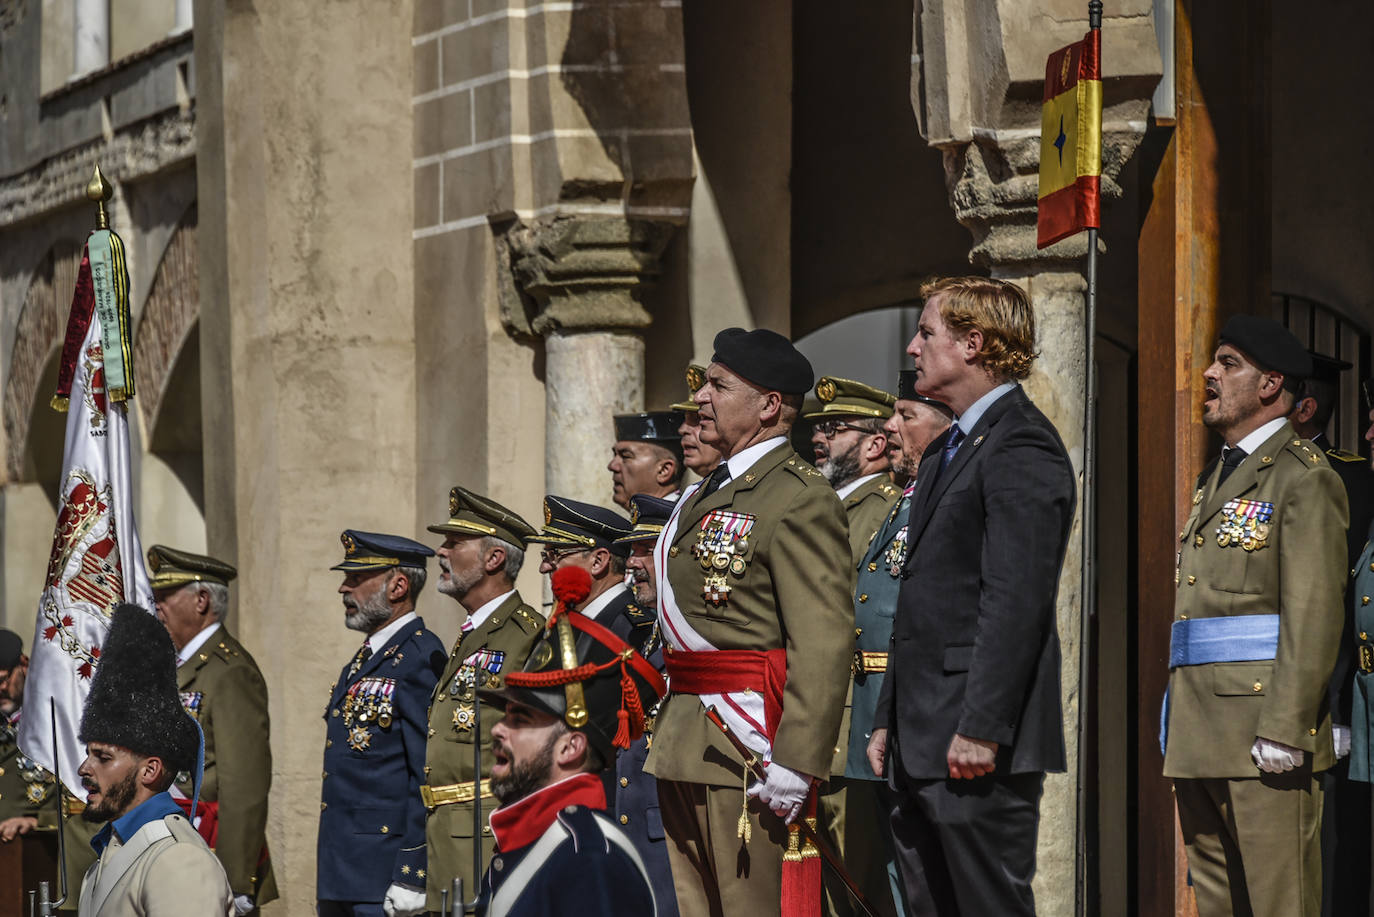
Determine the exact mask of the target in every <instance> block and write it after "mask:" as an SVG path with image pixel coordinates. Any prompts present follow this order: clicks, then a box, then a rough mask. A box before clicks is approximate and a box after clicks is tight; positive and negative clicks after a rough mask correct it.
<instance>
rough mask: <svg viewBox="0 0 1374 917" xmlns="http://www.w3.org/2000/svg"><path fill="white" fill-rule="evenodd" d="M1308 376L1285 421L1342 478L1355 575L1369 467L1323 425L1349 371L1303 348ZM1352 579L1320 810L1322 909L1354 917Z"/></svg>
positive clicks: (1359, 789) (1331, 915) (1364, 826)
mask: <svg viewBox="0 0 1374 917" xmlns="http://www.w3.org/2000/svg"><path fill="white" fill-rule="evenodd" d="M1308 354H1309V355H1310V356H1311V357H1312V375H1311V376H1310V377H1308V378H1306V379H1303V380H1302V381H1301V382H1299V383H1298V391H1297V394H1296V396H1295V398H1294V402H1293V410H1292V412H1291V413H1289V415H1288V420H1289V422H1291V423H1292V424H1293V430H1294V432H1296V433H1297V434H1298V435H1299V436H1301V437H1302V438H1303V439H1308V440H1311V441H1312V445H1314V446H1316V447H1317V448H1318V449H1320V450H1321V451H1322V454H1323V455H1325V456H1326V461H1327V462H1328V463H1329V464H1330V465H1331V470H1332V471H1334V472H1336V474H1337V475H1339V476H1340V479H1341V484H1342V485H1343V486H1344V487H1345V496H1346V504H1347V506H1348V507H1349V509H1350V525H1349V527H1348V528H1347V530H1346V539H1345V543H1346V554H1347V557H1348V565H1349V567H1350V568H1351V569H1354V570H1356V571H1357V572H1358V566H1357V562H1358V560H1359V557H1360V552H1361V551H1362V550H1363V549H1364V545H1365V542H1366V540H1367V539H1368V537H1369V526H1370V522H1371V520H1374V472H1371V471H1370V469H1369V462H1367V461H1366V460H1365V458H1364V457H1363V456H1361V455H1358V454H1356V453H1354V452H1348V451H1346V450H1345V449H1338V448H1336V446H1334V445H1333V444H1332V443H1331V441H1330V440H1329V439H1328V438H1327V435H1326V430H1327V427H1328V426H1329V424H1330V422H1331V416H1332V414H1333V413H1335V410H1336V407H1337V405H1338V404H1339V397H1338V396H1339V393H1340V385H1341V373H1342V372H1344V371H1345V370H1347V369H1350V368H1351V365H1352V364H1350V363H1348V362H1346V361H1345V360H1337V359H1335V358H1333V357H1328V356H1325V355H1324V354H1320V353H1316V352H1315V351H1308ZM1353 586H1354V583H1353V581H1351V582H1349V583H1348V584H1347V587H1346V594H1345V604H1344V607H1345V610H1346V619H1345V630H1344V632H1343V633H1342V635H1341V648H1340V652H1339V653H1338V655H1337V656H1336V669H1335V671H1334V672H1333V673H1332V674H1331V688H1330V694H1331V722H1332V727H1331V728H1332V731H1333V733H1334V738H1335V745H1336V757H1337V759H1338V760H1337V762H1336V764H1335V766H1334V767H1332V768H1331V769H1330V770H1328V771H1327V772H1326V774H1325V776H1324V777H1323V783H1324V787H1323V789H1324V801H1323V813H1322V888H1323V895H1322V914H1323V917H1335V915H1345V914H1350V915H1354V914H1356V913H1368V911H1369V891H1370V885H1369V864H1370V829H1371V824H1370V802H1371V800H1370V794H1369V786H1368V785H1367V784H1365V783H1361V782H1359V781H1356V782H1354V783H1352V782H1351V781H1350V780H1349V779H1348V776H1347V774H1348V768H1349V762H1348V761H1346V760H1345V758H1346V756H1347V755H1348V754H1349V753H1350V716H1351V709H1350V702H1351V695H1350V689H1351V685H1352V679H1353V672H1354V669H1355V663H1356V660H1355V633H1356V632H1355V627H1354V625H1355V622H1354V616H1353V613H1352V608H1353V603H1352V601H1351V600H1352V597H1353Z"/></svg>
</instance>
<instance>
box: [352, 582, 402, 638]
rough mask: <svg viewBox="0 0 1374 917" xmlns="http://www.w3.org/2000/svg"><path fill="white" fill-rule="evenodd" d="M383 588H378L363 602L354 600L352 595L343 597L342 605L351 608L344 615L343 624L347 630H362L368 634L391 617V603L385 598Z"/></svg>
mask: <svg viewBox="0 0 1374 917" xmlns="http://www.w3.org/2000/svg"><path fill="white" fill-rule="evenodd" d="M385 592H386V591H385V590H384V589H378V590H377V591H376V592H374V593H372V595H371V597H369V598H368V599H367V600H366V601H364V602H358V601H356V600H355V599H354V598H353V597H352V596H349V597H347V598H345V599H344V606H345V607H347V608H349V609H351V612H349V613H346V614H345V615H344V624H345V626H347V627H348V629H349V630H357V631H362V632H363V633H365V634H370V633H372V632H373V631H375V630H376V629H377V628H378V627H380V626H381V625H382V624H384V623H386V619H387V618H389V617H391V603H390V602H388V601H387V600H386V594H385Z"/></svg>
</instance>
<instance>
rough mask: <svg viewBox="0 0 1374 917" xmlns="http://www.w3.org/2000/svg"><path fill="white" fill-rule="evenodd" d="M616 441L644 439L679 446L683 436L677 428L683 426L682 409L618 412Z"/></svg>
mask: <svg viewBox="0 0 1374 917" xmlns="http://www.w3.org/2000/svg"><path fill="white" fill-rule="evenodd" d="M611 419H612V420H613V421H614V422H615V439H616V442H622V441H627V440H628V441H632V442H633V441H642V442H646V443H659V444H661V445H664V446H668V447H669V448H679V447H680V446H681V444H682V436H681V434H679V433H678V432H677V428H678V427H680V426H682V421H683V416H682V411H678V410H671V411H645V412H643V413H640V414H616V415H615V416H614V417H612V418H611Z"/></svg>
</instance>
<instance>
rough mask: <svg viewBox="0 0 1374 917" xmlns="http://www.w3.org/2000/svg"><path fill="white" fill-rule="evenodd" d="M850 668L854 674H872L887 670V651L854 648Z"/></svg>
mask: <svg viewBox="0 0 1374 917" xmlns="http://www.w3.org/2000/svg"><path fill="white" fill-rule="evenodd" d="M850 670H851V671H852V672H853V673H854V674H855V675H859V674H864V675H872V674H873V673H875V672H885V671H887V653H886V652H883V651H878V650H855V651H854V661H853V662H852V663H851V664H850Z"/></svg>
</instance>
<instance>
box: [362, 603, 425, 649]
mask: <svg viewBox="0 0 1374 917" xmlns="http://www.w3.org/2000/svg"><path fill="white" fill-rule="evenodd" d="M416 617H417V616H416V614H415V612H413V611H410V612H406V613H405V614H403V615H401V616H400V617H399V618H397V619H396V620H395V621H392V622H391V623H390V624H388V625H387V626H386V627H383V628H382V629H381V630H379V631H377V632H376V633H375V634H372V635H371V636H370V637H368V638H367V639H366V640H364V641H363V646H365V647H367V648H368V649H369V650H371V651H372V653H376V652H380V651H381V649H382V647H384V646H386V645H387V644H388V643H390V642H391V638H392V637H394V636H396V634H397V633H398V632H399V631H400V630H401V628H403V627H405V626H406V625H407V624H409V623H410V622H411V621H414V620H415V618H416ZM372 653H368V655H369V656H370V655H372Z"/></svg>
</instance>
